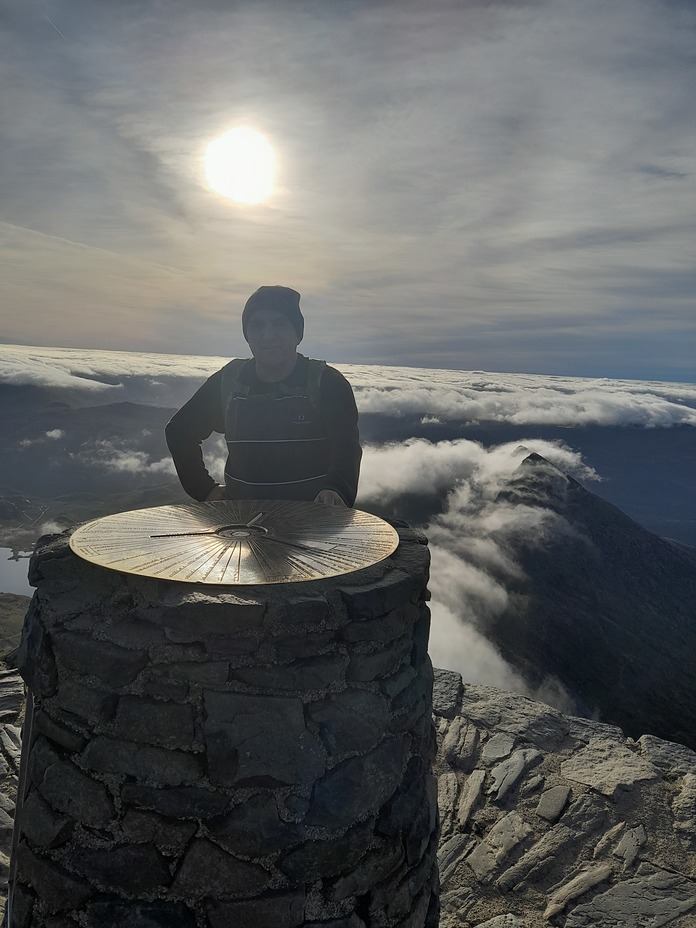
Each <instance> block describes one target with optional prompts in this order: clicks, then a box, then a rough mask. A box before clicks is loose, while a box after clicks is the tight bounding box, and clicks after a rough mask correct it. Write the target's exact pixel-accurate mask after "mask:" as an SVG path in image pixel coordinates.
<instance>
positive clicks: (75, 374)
mask: <svg viewBox="0 0 696 928" xmlns="http://www.w3.org/2000/svg"><path fill="white" fill-rule="evenodd" d="M227 360H228V359H227V358H222V357H217V358H216V357H207V356H206V357H204V356H192V355H171V354H147V353H141V352H119V351H87V350H82V349H68V348H65V349H63V348H30V347H25V346H20V345H0V383H7V384H14V385H33V386H37V387H45V388H56V389H61V390H65V391H68V392H69V394H70V395H71V396H75V397H80V398H81V401H82V402H89V403H100V404H101V403H111V402H121V401H132V402H140V403H149V404H152V405H163V406H178V405H180V403H182V402H183V401H184V400H185V399H186V398H187V396H188V395H190V393H192V392H193V390H194V389H195V388H196V386H197V385H199V384H200V383H202V382H203V380H205V378H206V377H208V376H210V374H212V373H213V372H214V371H216V370H218V369H219V368H220V367H221V366H222V365H223V364H225V363H226V361H227ZM338 367H339V368H340V369H341V370H342V371H343V372H344V373H345V375H346V376H347V377H348V379H349V380H350V381H351V383H352V384H353V387H354V388H355V393H356V399H357V403H358V407H359V409H360V412H361V413H377V414H382V415H387V416H393V417H409V418H419V419H421V420H422V419H426V421H430V422H431V423H432V424H437V423H438V422H441V421H450V422H454V421H456V422H463V423H470V424H471V423H477V422H501V423H502V422H506V423H512V424H515V425H533V424H534V425H559V426H568V427H573V426H583V425H606V426H634V427H643V428H669V427H671V426H680V425H688V426H696V385H695V384H673V383H659V382H647V381H630V380H607V379H600V380H596V379H588V378H581V377H555V376H547V377H544V376H540V375H532V374H499V373H486V372H484V371H436V370H425V369H419V368H403V367H381V366H376V365H375V366H372V365H348V364H345V365H343V364H342V365H338Z"/></svg>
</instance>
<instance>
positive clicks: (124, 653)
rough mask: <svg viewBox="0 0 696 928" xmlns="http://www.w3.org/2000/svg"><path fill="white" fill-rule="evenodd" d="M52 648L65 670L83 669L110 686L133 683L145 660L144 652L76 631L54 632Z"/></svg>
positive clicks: (145, 652) (80, 670) (83, 671)
mask: <svg viewBox="0 0 696 928" xmlns="http://www.w3.org/2000/svg"><path fill="white" fill-rule="evenodd" d="M52 641H53V650H54V653H55V655H56V658H57V660H58V661H59V663H60V664H61V666H62V667H64V668H65V669H66V670H71V671H73V672H74V673H80V674H83V673H85V671H87V672H88V673H90V674H91V675H92V676H94V677H97V678H98V679H99V680H102V681H103V682H104V683H108V684H109V685H110V686H113V687H121V686H126V685H127V684H128V683H132V682H133V680H135V678H136V677H137V676H138V674H139V673H140V671H141V670H142V669H143V667H145V666H146V664H147V663H148V660H149V658H148V654H147V651H142V650H131V649H129V648H122V647H121V646H120V645H118V644H113V643H112V642H110V641H98V640H97V639H95V638H89V637H87V635H80V634H79V633H78V632H64V631H61V632H54V634H53V636H52Z"/></svg>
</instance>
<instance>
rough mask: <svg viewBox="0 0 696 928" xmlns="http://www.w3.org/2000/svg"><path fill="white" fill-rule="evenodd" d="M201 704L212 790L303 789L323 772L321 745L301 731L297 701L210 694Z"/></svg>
mask: <svg viewBox="0 0 696 928" xmlns="http://www.w3.org/2000/svg"><path fill="white" fill-rule="evenodd" d="M204 698H205V719H204V722H203V734H204V738H205V741H206V746H207V758H208V774H209V777H210V780H211V782H212V783H213V784H216V785H220V786H232V785H240V784H242V783H245V782H247V783H248V782H249V781H253V782H254V783H255V785H259V786H262V785H267V786H268V785H270V786H273V785H278V784H287V785H306V784H309V783H313V782H314V780H316V779H317V777H320V776H321V775H322V773H323V772H324V770H325V769H326V761H325V758H324V753H323V750H322V748H321V743H320V741H319V739H318V737H317V736H316V735H313V734H311V733H310V732H308V731H307V729H306V727H305V720H304V713H303V709H302V703H301V702H300V701H299V700H298V699H293V698H290V697H287V698H282V697H276V696H247V695H244V694H241V693H217V692H214V691H211V690H206V691H205V693H204Z"/></svg>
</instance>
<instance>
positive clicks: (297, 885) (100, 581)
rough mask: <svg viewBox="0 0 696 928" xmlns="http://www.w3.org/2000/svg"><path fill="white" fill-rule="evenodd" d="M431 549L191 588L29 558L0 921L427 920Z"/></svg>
mask: <svg viewBox="0 0 696 928" xmlns="http://www.w3.org/2000/svg"><path fill="white" fill-rule="evenodd" d="M428 561H429V555H428V549H427V544H426V540H425V538H424V537H423V536H421V535H419V534H418V533H416V532H414V531H411V530H408V529H404V530H403V531H402V532H401V542H400V545H399V547H398V549H397V551H396V552H395V553H394V554H393V555H392V556H391V557H390V558H389V559H387V560H386V561H384V562H382V563H381V564H378V565H375V566H374V567H370V568H368V569H365V570H361V571H356V572H354V573H352V574H348V575H345V576H342V577H335V578H332V579H330V580H323V581H313V582H311V583H308V582H307V583H297V584H285V585H269V586H259V587H237V588H230V587H227V588H222V587H206V586H191V585H189V584H177V583H170V582H164V581H157V580H152V579H148V578H142V577H135V576H130V575H127V574H119V573H116V572H113V571H110V570H106V569H103V568H100V567H97V566H95V565H92V564H89V563H87V562H85V561H82V560H81V559H79V558H78V557H76V556H75V555H74V554H73V553H72V552H71V551H70V549H69V547H68V542H67V537H66V536H65V535H61V536H48V537H47V538H46V539H42V543H40V544H39V546H38V548H37V553H36V554H35V556H34V558H33V561H32V565H31V571H30V579H31V580H32V582H33V583H34V585H36V587H37V591H36V594H35V596H34V599H33V600H32V604H31V608H30V611H29V614H28V616H27V620H26V623H25V628H24V634H23V641H22V646H21V652H20V669H21V672H22V675H23V676H24V679H25V680H26V682H27V684H28V686H29V688H30V691H31V693H32V695H33V697H34V702H35V707H34V712H33V719H32V721H31V724H29V722H28V723H27V725H26V726H25V739H27V745H26V747H27V750H26V760H25V767H26V771H25V773H26V777H25V779H26V783H25V786H24V790H23V795H22V796H20V797H18V798H19V799H20V802H19V803H18V813H17V829H18V834H17V839H18V840H17V845H16V850H15V853H14V857H13V868H14V890H13V893H12V900H11V901H12V918H13V921H12V922H11V926H12V928H43V926H45V928H68V926H70V928H74V926H76V925H77V924H79V925H80V926H83V928H87V926H94V928H110V926H111V928H146V926H147V928H151V926H158V925H161V926H163V928H165V926H166V928H230V926H250V928H294V926H307V928H309V926H312V928H324V926H325V928H329V926H331V928H397V926H398V928H435V926H436V925H437V922H438V898H437V897H438V878H437V866H436V850H437V812H436V808H437V807H436V794H437V790H436V781H435V779H434V778H433V776H432V774H431V764H432V761H433V759H434V752H435V739H434V731H433V724H432V716H431V708H432V705H431V695H432V667H431V664H430V660H429V658H428V655H427V643H428V630H429V610H428V607H427V605H426V600H427V598H428V594H427V589H426V583H427V575H428V574H427V572H428Z"/></svg>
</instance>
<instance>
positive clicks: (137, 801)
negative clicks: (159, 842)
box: [121, 783, 230, 819]
mask: <svg viewBox="0 0 696 928" xmlns="http://www.w3.org/2000/svg"><path fill="white" fill-rule="evenodd" d="M121 799H122V801H123V802H124V803H125V804H126V805H134V806H139V807H140V808H143V809H151V810H152V811H154V812H159V813H160V814H161V815H168V816H171V817H172V818H179V819H186V818H192V819H206V818H214V817H215V816H216V815H222V813H223V812H225V811H226V810H227V807H228V806H229V804H230V800H229V797H228V796H226V795H225V794H224V793H215V792H213V791H212V790H209V789H202V788H201V787H199V786H175V787H166V788H164V789H156V788H155V787H152V786H143V785H141V784H137V783H124V785H123V787H122V789H121Z"/></svg>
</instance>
